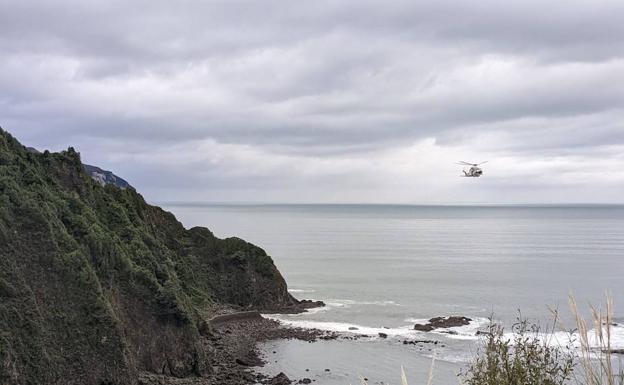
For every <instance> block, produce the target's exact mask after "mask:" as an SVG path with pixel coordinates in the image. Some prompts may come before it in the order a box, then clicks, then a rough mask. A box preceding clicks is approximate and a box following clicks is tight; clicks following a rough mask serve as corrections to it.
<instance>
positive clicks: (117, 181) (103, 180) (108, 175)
mask: <svg viewBox="0 0 624 385" xmlns="http://www.w3.org/2000/svg"><path fill="white" fill-rule="evenodd" d="M83 167H84V169H85V171H86V172H87V174H89V175H91V178H93V179H94V180H95V181H96V182H98V183H99V184H101V185H102V186H105V185H107V184H112V185H113V186H117V187H119V188H120V189H122V190H123V189H126V188H128V187H131V186H130V183H128V182H126V181H125V180H124V179H123V178H120V177H118V176H117V175H115V174H113V173H112V172H111V171H107V170H102V169H101V168H99V167H96V166H91V165H88V164H85V165H83Z"/></svg>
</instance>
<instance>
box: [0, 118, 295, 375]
mask: <svg viewBox="0 0 624 385" xmlns="http://www.w3.org/2000/svg"><path fill="white" fill-rule="evenodd" d="M222 304H231V305H235V306H238V307H241V308H245V309H248V308H255V309H261V310H267V311H276V310H280V309H289V308H290V309H292V308H293V306H295V307H296V306H297V304H298V301H297V300H296V299H294V298H293V297H292V296H291V295H290V294H288V292H287V290H286V283H285V282H284V279H283V278H282V276H281V275H280V273H279V271H278V270H277V269H276V267H275V265H274V264H273V261H272V259H271V257H269V256H268V255H267V254H266V253H265V252H264V251H263V250H262V249H260V248H258V247H256V246H254V245H252V244H250V243H248V242H245V241H243V240H241V239H238V238H228V239H218V238H216V237H215V236H214V235H213V234H212V233H211V232H210V231H209V230H208V229H205V228H200V227H195V228H192V229H190V230H187V229H185V228H184V227H183V226H182V224H180V223H179V222H178V221H177V220H176V218H175V217H174V216H173V215H172V214H171V213H168V212H166V211H164V210H162V209H160V208H159V207H155V206H151V205H148V204H147V203H146V202H145V200H144V199H143V198H142V197H141V195H140V194H138V193H137V192H136V191H135V190H134V189H133V188H131V187H128V188H125V189H120V188H118V187H116V186H114V185H111V184H106V185H102V184H100V183H98V182H97V181H95V180H93V179H92V178H91V177H90V176H89V175H88V174H87V173H86V172H85V170H84V168H83V165H82V163H81V161H80V156H79V154H78V153H77V152H75V151H74V150H73V149H72V148H69V149H68V150H67V151H64V152H61V153H50V152H47V151H46V152H43V153H35V152H32V151H28V150H27V149H26V148H25V147H23V146H22V145H21V144H20V143H19V142H18V141H17V140H16V139H14V138H13V137H12V136H11V135H9V134H8V133H6V132H5V131H3V130H2V129H0V383H1V384H6V383H8V384H96V385H104V384H136V383H137V373H138V372H143V371H147V372H153V373H165V374H168V375H171V376H177V377H183V376H189V375H193V376H195V375H204V374H206V373H209V372H210V370H211V368H210V367H209V366H208V365H207V364H206V362H208V361H209V358H210V355H211V354H212V353H211V348H210V346H209V345H207V344H206V343H205V341H204V340H205V339H201V337H200V336H201V335H202V334H206V333H209V332H210V331H209V326H208V325H207V324H206V322H205V319H206V318H207V317H209V316H210V315H211V314H212V312H213V311H214V309H215V308H217V307H219V306H220V305H222Z"/></svg>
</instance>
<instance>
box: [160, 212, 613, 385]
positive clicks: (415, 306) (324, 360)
mask: <svg viewBox="0 0 624 385" xmlns="http://www.w3.org/2000/svg"><path fill="white" fill-rule="evenodd" d="M164 207H165V209H167V210H170V211H172V212H173V213H174V214H175V215H176V216H177V217H178V219H179V220H180V221H181V222H182V223H183V224H184V225H185V226H187V227H192V226H205V227H208V228H209V229H210V230H211V231H213V232H214V233H215V235H216V236H218V237H229V236H237V237H241V238H243V239H246V240H248V241H249V242H252V243H254V244H256V245H258V246H260V247H262V248H263V249H264V250H265V251H266V252H267V253H268V254H269V255H271V256H272V257H273V260H274V262H275V264H276V266H277V267H278V269H279V270H280V271H281V272H282V274H283V275H284V277H285V279H286V282H287V283H288V287H289V291H290V292H291V294H293V295H294V296H296V297H297V298H300V299H304V298H305V299H314V300H322V301H324V302H325V303H326V304H327V306H325V307H324V308H318V309H313V310H312V311H310V312H307V313H302V314H297V315H270V317H272V318H274V319H276V320H278V321H280V322H281V323H283V324H284V325H287V326H295V327H302V328H316V329H320V330H325V331H332V332H337V333H340V334H343V335H347V336H349V335H351V336H354V337H356V339H355V340H353V341H320V342H318V343H315V344H308V343H305V342H302V341H294V340H286V341H283V340H282V341H272V342H268V343H266V344H265V345H264V346H262V351H263V353H264V357H265V360H266V361H267V364H266V365H265V367H264V368H262V369H261V370H262V371H264V372H265V373H266V374H268V375H275V374H277V373H279V372H284V373H286V374H287V375H288V376H289V377H291V378H302V377H309V378H313V379H317V380H318V383H322V384H330V385H334V384H336V385H337V384H346V383H356V382H358V381H359V380H358V375H362V376H363V377H366V378H368V379H369V380H371V381H370V383H386V382H390V383H397V382H399V373H400V367H399V366H401V365H402V366H403V367H405V369H406V372H407V374H408V377H409V378H412V379H414V381H413V382H418V381H420V380H422V379H424V378H426V376H427V373H428V370H429V367H430V364H431V360H432V358H433V357H435V359H436V380H435V381H434V384H436V383H439V384H448V383H456V382H457V378H456V376H457V374H458V373H459V372H460V371H461V369H462V368H463V367H464V365H465V364H466V363H467V362H469V361H470V359H471V358H472V357H474V355H475V353H476V350H477V348H478V344H479V337H478V336H477V335H476V334H477V331H479V330H481V331H482V330H484V328H486V327H487V325H488V324H489V322H490V321H489V318H490V317H493V319H494V321H495V322H498V323H500V324H502V325H505V326H506V327H507V328H508V329H509V328H510V327H511V326H512V325H513V324H514V323H515V322H516V320H517V318H518V317H520V316H521V317H527V318H529V319H531V320H532V321H534V322H538V323H542V324H547V323H548V322H549V320H550V317H551V313H550V310H549V309H551V308H556V309H559V310H560V313H561V320H562V322H563V323H566V324H567V325H570V328H572V324H573V320H572V319H571V317H570V314H569V311H568V295H570V294H571V293H573V294H574V296H575V297H576V298H577V300H578V301H579V303H581V304H588V303H593V304H596V305H598V304H600V303H601V302H602V301H603V300H604V295H605V293H606V292H607V291H609V292H611V294H612V296H613V298H614V300H615V303H616V309H617V304H618V303H622V301H624V297H623V296H622V293H621V291H618V289H619V288H620V287H621V286H620V281H621V272H622V271H624V260H622V258H621V255H623V254H624V226H623V225H624V205H620V204H522V205H519V204H513V205H512V204H504V205H501V204H489V205H482V204H480V205H398V204H392V205H386V204H273V203H270V204H267V203H264V204H251V203H246V204H238V203H237V204H233V203H228V204H215V203H204V204H194V203H185V204H176V205H164ZM583 310H588V308H587V309H583ZM452 315H456V316H465V317H469V318H470V319H471V320H472V322H471V323H470V324H469V325H466V326H461V327H456V328H451V329H449V330H437V331H432V332H426V333H425V332H420V331H416V330H414V329H413V326H414V324H416V323H424V322H426V321H427V320H428V319H429V318H432V317H439V316H441V317H445V316H452ZM615 315H616V319H617V320H618V322H622V321H624V313H621V312H617V311H616V314H615ZM380 333H382V334H383V335H386V336H387V337H380ZM559 333H563V334H557V333H555V334H556V336H557V338H559V339H560V338H562V337H563V336H564V335H565V332H564V331H563V330H560V331H559ZM404 341H405V342H404ZM418 341H430V342H429V343H421V342H418ZM431 341H434V342H431ZM614 342H615V346H616V347H620V345H621V347H622V348H624V326H621V325H620V324H618V326H617V327H616V328H615V329H614ZM306 369H308V370H307V371H306ZM325 369H329V371H325Z"/></svg>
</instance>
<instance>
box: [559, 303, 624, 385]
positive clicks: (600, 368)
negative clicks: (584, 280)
mask: <svg viewBox="0 0 624 385" xmlns="http://www.w3.org/2000/svg"><path fill="white" fill-rule="evenodd" d="M569 302H570V309H571V311H572V314H573V316H574V317H575V321H576V327H577V333H578V335H579V342H580V354H579V359H578V361H579V370H577V371H575V374H576V378H575V380H576V382H577V383H578V384H579V385H623V384H624V369H623V368H622V363H621V361H620V363H619V365H618V368H617V369H616V368H615V367H614V365H613V363H614V361H615V357H614V356H613V348H612V345H611V332H612V326H613V299H612V298H611V296H610V295H607V296H606V300H605V304H604V308H596V307H595V306H593V305H590V309H591V318H590V319H589V321H588V320H585V319H584V317H583V316H582V315H581V313H580V312H579V310H578V305H577V303H576V300H575V299H574V297H573V296H572V295H571V296H570V300H569ZM589 325H591V326H593V330H590V326H589Z"/></svg>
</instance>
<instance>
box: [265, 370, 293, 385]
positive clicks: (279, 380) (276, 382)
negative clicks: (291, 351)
mask: <svg viewBox="0 0 624 385" xmlns="http://www.w3.org/2000/svg"><path fill="white" fill-rule="evenodd" d="M270 384H271V385H290V384H292V381H290V378H288V376H286V375H285V374H284V373H282V372H280V373H279V374H278V375H277V376H275V377H273V378H272V379H271V382H270Z"/></svg>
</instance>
